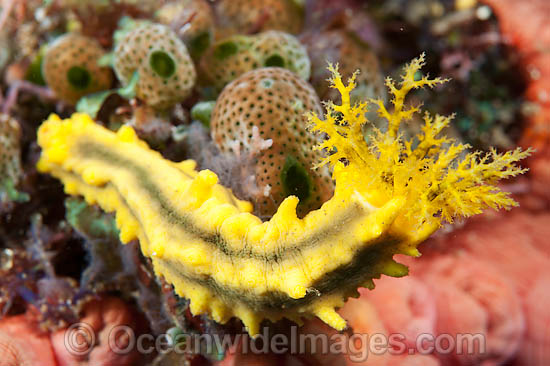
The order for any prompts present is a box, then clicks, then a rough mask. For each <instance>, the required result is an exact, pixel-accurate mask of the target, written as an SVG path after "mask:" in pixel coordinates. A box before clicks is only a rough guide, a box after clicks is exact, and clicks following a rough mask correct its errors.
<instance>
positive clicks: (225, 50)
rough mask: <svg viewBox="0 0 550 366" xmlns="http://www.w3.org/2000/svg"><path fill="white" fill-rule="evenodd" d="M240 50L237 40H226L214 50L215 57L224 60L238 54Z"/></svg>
mask: <svg viewBox="0 0 550 366" xmlns="http://www.w3.org/2000/svg"><path fill="white" fill-rule="evenodd" d="M238 50H239V48H238V47H237V44H236V43H235V42H232V41H228V42H224V43H222V44H220V45H218V46H217V47H216V49H215V50H214V57H216V58H217V59H219V60H224V59H226V58H228V57H229V56H231V55H234V54H236V53H237V51H238Z"/></svg>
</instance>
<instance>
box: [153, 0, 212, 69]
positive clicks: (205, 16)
mask: <svg viewBox="0 0 550 366" xmlns="http://www.w3.org/2000/svg"><path fill="white" fill-rule="evenodd" d="M155 17H156V19H157V20H158V21H159V22H160V23H162V24H166V25H168V26H170V28H172V30H173V31H174V32H176V34H177V35H178V37H180V39H181V40H182V41H183V43H185V45H186V46H187V48H188V49H189V52H190V53H191V55H192V56H193V58H195V57H198V56H200V54H201V53H202V52H203V51H205V50H206V48H207V47H208V46H209V45H210V44H211V43H212V42H213V41H214V34H215V24H214V12H213V10H212V8H211V7H210V5H209V4H208V2H207V1H206V0H183V1H172V2H169V3H166V4H164V5H163V6H162V7H161V8H160V9H159V10H158V11H157V12H156V14H155Z"/></svg>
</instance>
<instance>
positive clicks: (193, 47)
mask: <svg viewBox="0 0 550 366" xmlns="http://www.w3.org/2000/svg"><path fill="white" fill-rule="evenodd" d="M211 38H212V36H211V35H210V33H209V32H203V33H201V34H199V35H198V36H196V37H195V38H193V39H192V40H191V42H190V47H189V49H190V51H191V53H192V54H193V55H195V56H200V55H201V54H202V53H203V52H204V51H206V49H207V48H208V47H209V46H210V40H211Z"/></svg>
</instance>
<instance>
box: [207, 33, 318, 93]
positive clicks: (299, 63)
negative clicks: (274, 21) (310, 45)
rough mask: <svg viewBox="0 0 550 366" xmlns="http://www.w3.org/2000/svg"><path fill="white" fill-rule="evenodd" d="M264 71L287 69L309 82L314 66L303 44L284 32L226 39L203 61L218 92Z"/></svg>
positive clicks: (218, 43)
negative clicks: (248, 74)
mask: <svg viewBox="0 0 550 366" xmlns="http://www.w3.org/2000/svg"><path fill="white" fill-rule="evenodd" d="M262 67H284V68H286V69H288V70H290V71H292V72H294V73H296V74H297V75H298V76H300V77H301V78H302V79H304V80H308V79H309V76H310V69H311V63H310V60H309V57H308V55H307V51H306V48H305V47H304V46H303V45H302V44H301V43H300V41H298V39H296V37H294V36H293V35H291V34H288V33H284V32H280V31H267V32H262V33H258V34H256V35H253V36H244V35H235V36H232V37H228V38H224V39H223V40H221V41H218V42H216V43H215V44H213V45H212V47H210V49H209V50H208V51H206V53H205V54H204V55H203V57H202V59H201V69H202V70H203V73H204V75H205V76H206V78H207V79H208V80H209V81H210V82H211V83H212V84H213V85H214V86H215V87H216V88H218V89H222V88H223V87H224V86H225V85H226V84H227V83H229V82H230V81H232V80H234V79H236V78H237V77H239V76H240V75H242V74H244V73H246V72H248V71H251V70H253V69H257V68H262Z"/></svg>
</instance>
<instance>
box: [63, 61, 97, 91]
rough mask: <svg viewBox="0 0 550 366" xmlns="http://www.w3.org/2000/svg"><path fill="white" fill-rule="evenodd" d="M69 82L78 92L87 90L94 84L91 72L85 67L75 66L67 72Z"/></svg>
mask: <svg viewBox="0 0 550 366" xmlns="http://www.w3.org/2000/svg"><path fill="white" fill-rule="evenodd" d="M67 80H68V81H69V84H71V85H72V86H73V88H75V89H78V90H83V89H86V88H87V87H88V86H90V83H91V82H92V76H91V75H90V72H89V71H88V70H86V69H85V68H83V67H80V66H73V67H71V68H70V69H69V71H67Z"/></svg>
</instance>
